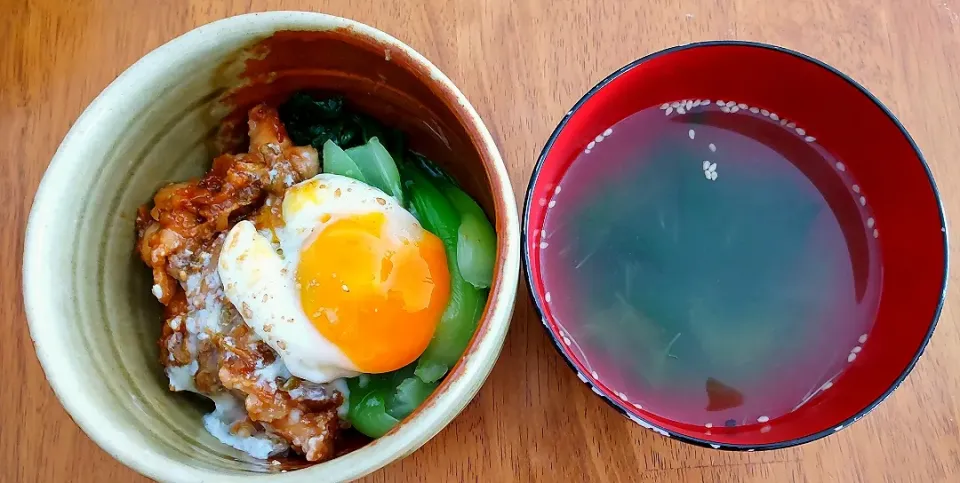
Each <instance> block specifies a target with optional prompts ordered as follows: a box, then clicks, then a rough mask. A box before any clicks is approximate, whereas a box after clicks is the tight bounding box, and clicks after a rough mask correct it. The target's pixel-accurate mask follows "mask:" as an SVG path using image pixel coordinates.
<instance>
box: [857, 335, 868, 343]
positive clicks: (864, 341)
mask: <svg viewBox="0 0 960 483" xmlns="http://www.w3.org/2000/svg"><path fill="white" fill-rule="evenodd" d="M857 340H858V341H860V343H861V344H863V343H866V342H867V334H863V335H861V336H860V338H859V339H857Z"/></svg>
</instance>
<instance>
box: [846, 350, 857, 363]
mask: <svg viewBox="0 0 960 483" xmlns="http://www.w3.org/2000/svg"><path fill="white" fill-rule="evenodd" d="M856 358H857V355H856V354H854V353H853V352H851V353H850V355H848V356H847V362H853V361H854V360H855V359H856Z"/></svg>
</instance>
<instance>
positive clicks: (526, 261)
mask: <svg viewBox="0 0 960 483" xmlns="http://www.w3.org/2000/svg"><path fill="white" fill-rule="evenodd" d="M717 46H739V47H753V48H760V49H768V50H773V51H776V52H779V53H782V54H787V55H791V56H794V57H797V58H799V59H801V60H804V61H806V62H810V63H812V64H814V65H816V66H818V67H820V68H822V69H825V70H826V71H828V72H830V73H832V74H833V75H835V76H837V77H839V78H840V79H842V80H844V81H846V82H847V83H849V84H850V85H852V86H853V87H855V88H856V89H857V90H858V91H859V92H860V93H861V94H862V95H864V96H865V97H866V98H867V99H869V100H870V101H871V102H873V104H875V105H876V106H877V107H878V108H880V110H881V111H882V112H883V114H885V115H886V116H887V118H888V119H889V120H890V122H892V123H893V124H894V125H896V127H897V129H899V130H900V133H901V134H902V135H903V137H904V138H905V139H906V140H907V142H909V143H910V147H911V148H912V149H913V151H914V154H915V155H916V157H917V159H918V160H919V161H920V164H921V165H922V166H923V169H924V171H925V172H926V174H927V179H928V180H929V182H930V190H931V192H932V193H933V196H934V198H935V199H936V202H937V208H938V211H939V215H940V224H941V226H942V227H943V228H944V229H943V231H942V233H943V235H942V236H943V252H944V260H943V264H944V265H943V279H942V281H941V283H940V296H939V299H938V301H937V307H936V310H935V311H934V314H933V319H932V320H931V321H930V327H929V329H928V330H927V333H926V334H925V335H924V337H923V341H922V342H921V344H920V346H919V348H918V349H917V352H916V354H914V355H913V357H912V358H911V360H910V362H909V364H907V366H906V368H904V370H903V372H901V373H900V375H899V376H898V377H897V378H896V380H894V381H893V383H892V384H891V385H890V387H889V388H888V389H887V390H886V391H884V393H883V394H881V395H880V397H878V398H877V399H876V400H874V401H873V402H871V403H870V404H868V405H867V406H865V407H864V408H863V409H861V410H859V411H857V412H856V413H855V414H854V415H853V416H851V417H849V418H847V419H845V420H844V421H842V422H841V423H840V424H838V425H837V426H834V427H830V428H827V429H824V430H821V431H817V432H814V433H812V434H809V435H807V436H803V437H800V438H793V439H790V440H786V441H781V442H777V443H768V444H730V443H721V442H716V441H711V440H706V439H701V438H695V437H692V436H687V435H684V434H680V433H677V432H675V431H670V430H667V429H664V428H662V427H660V426H658V425H657V424H655V423H654V422H652V421H650V420H649V419H646V418H644V417H642V416H639V415H637V414H634V413H632V412H631V411H630V409H628V408H627V407H625V406H624V405H623V404H622V403H620V402H618V401H615V400H614V399H612V398H610V397H609V396H608V395H606V394H604V393H603V391H602V390H601V389H600V388H599V387H597V386H596V385H595V384H594V383H593V382H591V381H590V379H588V378H587V377H585V376H584V375H583V374H581V373H580V371H579V370H578V369H577V367H576V365H575V364H574V363H573V361H571V360H570V358H569V357H568V356H567V355H566V354H565V353H564V351H563V348H562V346H561V341H560V339H559V337H558V336H557V334H556V333H554V332H553V331H552V330H550V328H549V327H548V326H547V323H546V315H545V311H544V309H543V307H544V303H545V302H544V300H542V298H541V296H540V294H539V293H538V292H537V290H536V288H535V284H534V281H533V274H532V273H531V271H530V253H529V250H528V249H527V241H528V233H527V229H528V227H529V224H530V208H531V206H532V203H533V192H534V188H535V187H536V185H537V180H538V178H539V176H540V170H541V169H542V168H543V165H544V163H545V162H546V159H547V156H548V155H549V154H550V149H551V148H552V147H553V144H554V141H556V139H557V136H559V135H560V133H561V132H562V131H563V129H564V128H565V127H566V125H567V122H568V121H569V120H570V118H571V117H572V116H573V115H575V114H576V113H577V111H579V110H580V108H581V107H582V106H583V105H584V104H585V103H586V102H587V101H588V100H590V98H592V97H593V95H594V94H596V93H597V92H598V91H600V90H601V89H603V88H604V87H606V86H607V85H608V84H610V83H611V82H613V81H614V80H615V79H617V78H618V77H620V76H621V75H623V74H624V73H626V72H627V71H629V70H631V69H633V68H634V67H636V66H638V65H640V64H643V63H644V62H647V61H650V60H653V59H655V58H657V57H660V56H663V55H667V54H670V53H674V52H679V51H682V50H688V49H695V48H701V47H717ZM521 223H522V225H521V232H520V250H521V252H522V253H523V265H524V267H525V270H524V271H525V275H526V277H525V279H526V283H527V288H528V289H529V291H530V295H531V297H532V298H533V301H534V306H535V308H536V310H537V314H538V315H539V316H540V320H541V321H544V330H546V332H547V333H548V334H549V335H550V340H551V341H552V342H553V347H554V349H556V351H557V352H558V353H559V354H560V356H561V357H563V360H564V361H565V362H566V363H567V365H568V366H570V368H571V369H573V370H574V372H576V373H577V375H579V376H580V380H581V381H583V382H584V383H586V384H587V385H588V386H589V387H590V388H591V389H592V390H593V392H594V393H595V394H597V395H598V396H600V398H601V399H603V400H604V401H606V402H607V404H609V405H610V406H612V407H613V408H614V409H616V410H617V411H619V412H620V413H621V414H622V415H624V416H626V417H627V418H629V419H630V420H631V421H634V422H635V423H637V424H639V425H641V426H643V427H644V428H647V429H651V430H653V431H655V432H657V433H659V434H661V435H664V436H667V437H669V438H673V439H677V440H680V441H683V442H684V443H690V444H693V445H697V446H703V447H707V448H713V449H722V450H728V451H764V450H773V449H782V448H788V447H791V446H797V445H801V444H804V443H809V442H811V441H815V440H818V439H820V438H823V437H826V436H828V435H831V434H833V433H836V432H838V431H840V430H842V429H844V428H846V427H848V426H850V425H851V424H853V423H855V422H857V421H859V420H860V419H861V418H862V417H864V416H865V415H866V414H867V413H869V412H870V411H872V410H873V409H874V408H876V407H877V406H878V405H879V404H880V403H882V402H883V401H884V400H885V399H886V398H887V397H889V396H890V394H891V393H893V391H894V390H896V389H897V388H898V387H899V386H900V384H901V383H902V382H903V381H904V380H905V379H906V378H907V376H908V375H909V374H910V372H911V371H912V370H913V368H914V367H915V366H916V364H917V361H918V360H919V359H920V356H922V355H923V352H924V350H925V349H926V347H927V344H928V343H929V342H930V338H931V337H932V336H933V332H934V329H936V327H937V322H938V321H939V319H940V312H941V310H942V309H943V303H944V300H945V298H946V295H947V281H948V279H949V273H948V272H949V267H950V250H949V236H948V230H947V220H946V214H945V211H944V208H943V201H942V200H941V198H940V191H939V190H938V189H937V185H936V182H935V181H934V179H933V173H932V172H931V171H930V166H929V165H928V164H927V161H926V159H924V157H923V153H921V152H920V148H919V147H918V146H917V144H916V142H914V140H913V138H912V137H911V136H910V133H908V132H907V130H906V128H904V127H903V124H901V123H900V120H899V119H897V117H896V116H895V115H894V114H893V113H892V112H891V111H890V110H889V109H887V107H886V106H885V105H883V103H882V102H880V100H879V99H877V97H876V96H874V95H873V94H871V93H870V91H868V90H867V89H866V88H864V87H863V86H861V85H860V84H859V83H858V82H857V81H855V80H853V79H852V78H851V77H850V76H848V75H846V74H844V73H843V72H841V71H839V70H838V69H836V68H834V67H833V66H831V65H829V64H827V63H825V62H823V61H821V60H818V59H815V58H813V57H810V56H809V55H806V54H803V53H801V52H797V51H795V50H791V49H788V48H785V47H781V46H778V45H772V44H765V43H762V42H750V41H740V40H720V41H709V42H694V43H689V44H683V45H678V46H675V47H670V48H667V49H663V50H660V51H657V52H654V53H651V54H648V55H646V56H644V57H641V58H639V59H637V60H635V61H633V62H630V63H629V64H627V65H625V66H623V67H621V68H620V69H617V70H616V71H615V72H614V73H612V74H610V75H609V76H607V77H606V78H604V79H603V80H601V81H600V82H599V83H597V84H596V85H594V86H593V87H592V88H591V89H590V90H589V91H587V93H586V94H584V95H583V97H581V98H580V100H578V101H577V103H576V104H574V106H573V107H572V108H571V109H570V110H568V111H567V113H566V114H565V115H564V116H563V118H562V119H561V120H560V123H559V124H558V125H557V127H556V129H554V130H553V133H552V134H551V135H550V138H549V139H548V140H547V143H546V144H545V145H544V147H543V150H542V151H541V152H540V157H539V158H538V159H537V164H536V165H535V166H534V168H533V173H532V174H531V176H530V181H529V184H528V185H527V192H526V196H525V197H524V204H523V217H522V219H521Z"/></svg>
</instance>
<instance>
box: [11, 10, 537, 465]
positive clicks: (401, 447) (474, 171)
mask: <svg viewBox="0 0 960 483" xmlns="http://www.w3.org/2000/svg"><path fill="white" fill-rule="evenodd" d="M300 89H322V90H324V91H329V92H335V93H337V94H340V95H343V96H344V97H345V98H346V99H347V101H348V102H350V103H352V104H353V105H355V106H356V107H358V108H359V109H360V110H362V111H365V112H366V113H367V114H369V115H371V116H373V117H375V118H377V119H379V120H380V121H382V122H384V123H385V124H387V125H392V126H396V127H398V128H399V129H400V130H402V131H404V132H405V134H406V135H407V136H408V138H409V142H410V145H411V147H412V148H414V149H416V150H418V151H420V152H422V153H424V154H425V155H427V156H429V157H431V158H432V159H433V160H435V161H436V162H437V163H438V164H439V165H441V166H442V167H444V168H446V169H447V170H448V171H449V173H451V174H452V175H453V176H454V177H455V178H456V179H457V180H458V182H459V183H460V184H461V186H462V187H463V189H464V190H465V191H467V192H468V193H469V194H471V195H472V196H473V197H474V198H475V199H476V200H477V201H478V202H479V204H480V205H481V206H482V207H483V208H484V209H485V211H486V212H487V215H488V216H489V217H490V218H491V219H492V220H493V221H494V225H495V228H496V232H497V261H496V266H495V268H494V280H493V283H492V286H491V288H490V295H489V298H488V301H487V305H486V307H485V310H484V312H483V315H482V317H481V319H480V321H479V323H478V327H477V329H476V333H475V334H474V336H473V338H472V340H471V342H470V344H469V346H468V348H467V350H466V352H465V354H464V355H463V356H462V357H461V358H460V360H459V362H458V363H457V364H456V366H455V367H453V368H452V369H451V370H450V372H449V374H448V375H447V376H446V377H445V379H444V380H443V382H442V384H441V385H440V387H439V388H438V389H437V390H436V391H435V392H434V393H433V395H432V396H431V397H430V398H429V399H428V400H427V401H426V402H425V403H424V404H423V405H421V406H420V407H419V409H418V410H416V411H415V412H414V413H413V414H411V415H410V416H409V417H407V418H406V419H405V420H403V421H402V422H401V423H400V424H399V425H398V426H397V427H396V428H394V429H393V430H392V431H390V432H389V433H388V434H386V435H385V436H383V437H381V438H378V439H376V440H374V441H373V442H370V443H369V444H366V445H365V446H363V447H360V448H359V449H355V450H354V451H352V452H347V453H346V454H342V455H340V456H338V457H336V458H334V459H332V460H329V461H326V462H323V463H320V464H315V465H309V464H303V463H295V462H285V463H281V464H277V463H272V464H271V463H267V462H265V461H262V460H255V459H252V458H251V457H249V456H247V455H246V454H244V453H242V452H239V451H236V450H234V449H232V448H230V447H227V446H225V445H223V444H221V443H220V442H219V441H218V440H217V439H215V438H214V437H213V436H211V435H210V434H208V433H207V432H206V431H205V430H204V427H203V423H202V421H201V417H202V416H203V414H204V413H205V412H206V411H209V410H210V409H211V407H210V406H209V405H208V404H204V403H205V402H206V401H201V398H196V399H191V398H190V396H189V395H185V394H184V393H173V392H170V391H169V390H168V387H167V380H166V378H165V376H164V374H163V370H162V366H161V365H160V363H159V351H158V347H157V339H158V337H159V335H160V328H161V324H162V322H161V307H160V305H159V304H158V303H157V301H156V300H155V299H154V298H153V296H151V284H152V282H151V280H150V273H149V270H148V269H147V267H145V266H144V265H143V263H142V262H141V261H140V260H138V259H137V258H138V257H136V256H135V255H134V237H135V230H134V219H135V216H136V211H137V207H138V206H139V205H141V204H143V203H146V202H148V201H150V200H151V198H152V196H153V194H154V193H155V192H156V190H157V189H158V188H159V187H161V186H163V185H165V184H167V183H170V182H173V181H182V180H186V179H189V178H191V177H196V176H198V175H200V174H201V173H203V172H204V171H205V170H206V169H207V168H208V167H209V166H210V160H211V159H212V157H213V155H215V154H216V153H217V152H219V150H220V149H222V148H223V147H224V145H229V144H230V143H234V142H237V141H238V140H239V139H238V138H237V137H236V136H235V135H238V134H239V135H241V136H240V137H242V134H243V132H244V130H245V123H244V122H243V120H244V117H245V114H246V111H247V109H248V108H249V107H251V106H253V105H255V104H256V103H259V102H267V103H277V102H280V101H282V100H284V99H285V98H286V97H288V96H289V95H290V94H291V93H293V92H295V91H297V90H300ZM25 245H26V249H25V253H24V263H23V271H24V282H23V291H24V300H25V304H26V311H27V315H28V319H29V325H30V334H31V337H32V338H33V341H34V344H35V348H36V351H37V356H38V357H39V359H40V362H41V364H42V366H43V369H44V372H45V374H46V376H47V379H48V380H49V382H50V384H51V386H52V387H53V389H54V391H55V392H56V394H57V396H58V397H59V399H60V401H61V402H62V404H63V406H64V407H65V408H66V410H67V411H68V412H69V414H70V415H71V416H72V418H73V419H74V421H76V423H77V424H78V425H79V426H80V427H81V428H82V429H83V430H84V431H85V432H86V433H87V435H89V436H90V438H91V439H93V440H94V441H95V442H96V443H97V444H99V445H100V446H101V447H102V448H103V449H104V450H106V451H107V452H108V453H110V454H111V455H113V456H114V457H115V458H117V459H118V460H119V461H120V462H122V463H124V464H126V465H128V466H130V467H131V468H133V469H135V470H137V471H139V472H141V473H142V474H144V475H146V476H148V477H150V478H154V479H157V480H161V481H218V482H223V481H251V480H256V481H345V480H350V479H354V478H357V477H360V476H362V475H365V474H367V473H370V472H372V471H374V470H376V469H378V468H380V467H382V466H384V465H386V464H388V463H390V462H391V461H394V460H396V459H398V458H402V457H404V456H406V455H408V454H410V453H411V452H413V451H414V450H416V449H417V448H419V447H420V446H421V445H423V444H424V443H425V442H426V441H427V440H429V439H430V438H431V437H433V436H434V435H435V434H437V432H439V431H440V430H441V429H442V428H443V427H444V426H446V425H447V424H448V423H449V422H450V421H451V420H452V419H453V418H454V417H455V416H456V415H457V414H458V413H459V412H460V411H461V410H463V408H464V407H465V406H466V405H467V403H469V401H470V400H471V399H472V398H473V396H474V395H475V394H476V393H477V391H478V390H479V388H480V386H481V384H482V383H483V381H484V380H485V379H486V377H487V375H488V374H489V373H490V371H491V369H492V367H493V365H494V362H495V361H496V359H497V357H498V355H499V352H500V349H501V346H502V344H503V341H504V337H505V335H506V333H507V328H508V326H509V321H510V318H511V314H512V311H513V305H514V298H515V293H516V288H517V281H518V277H519V255H520V247H519V224H518V222H517V214H516V205H515V201H514V198H513V194H512V189H511V185H510V182H509V179H508V175H507V171H506V169H505V167H504V164H503V161H502V160H501V158H500V154H499V152H498V150H497V147H496V146H495V145H494V143H493V140H492V138H491V136H490V134H489V132H488V131H487V129H486V127H485V126H484V125H483V122H482V121H481V120H480V118H479V117H478V115H477V113H476V112H475V111H474V109H473V108H472V107H471V106H470V103H469V102H468V101H467V100H466V99H465V98H464V96H463V95H462V94H461V93H460V91H459V90H458V89H457V88H456V87H455V86H454V85H453V83H452V82H451V81H450V80H449V79H448V78H447V77H446V76H445V75H444V74H443V73H441V72H440V71H439V70H438V69H437V68H436V67H435V66H434V65H433V64H431V63H430V62H429V61H427V60H426V59H425V58H423V56H421V55H420V54H418V53H417V52H415V51H414V50H413V49H411V48H410V47H408V46H407V45H405V44H403V43H402V42H400V41H399V40H397V39H395V38H393V37H391V36H389V35H387V34H385V33H383V32H380V31H378V30H376V29H373V28H371V27H368V26H365V25H362V24H359V23H357V22H354V21H350V20H346V19H342V18H338V17H333V16H329V15H323V14H319V13H307V12H270V13H258V14H249V15H242V16H238V17H232V18H228V19H225V20H221V21H217V22H214V23H211V24H208V25H205V26H202V27H199V28H197V29H195V30H192V31H190V32H188V33H186V34H184V35H182V36H180V37H178V38H176V39H174V40H172V41H170V42H168V43H167V44H165V45H163V46H161V47H159V48H157V49H156V50H154V51H153V52H151V53H149V54H147V55H146V56H144V57H143V58H142V59H141V60H139V61H138V62H136V63H135V64H134V65H133V66H131V67H130V68H129V69H127V70H126V71H125V72H123V73H122V74H121V75H120V76H119V77H118V78H117V79H116V80H115V81H114V82H113V83H111V84H110V86H109V87H107V88H106V89H105V90H104V91H103V92H102V93H101V94H100V95H99V96H98V97H97V98H96V99H95V100H94V101H93V102H92V103H91V104H90V105H89V107H87V108H86V110H85V111H84V112H83V114H82V115H81V116H80V117H79V119H77V121H76V123H75V124H74V125H73V127H72V128H71V129H70V132H69V133H68V134H67V135H66V137H65V138H64V140H63V142H62V144H61V145H60V147H59V149H58V150H57V153H56V155H55V156H54V158H53V160H52V161H51V162H50V166H49V168H48V170H47V172H46V174H45V176H44V178H43V181H42V183H41V185H40V188H39V191H38V192H37V195H36V198H35V200H34V204H33V208H32V211H31V214H30V218H29V222H28V228H27V236H26V244H25Z"/></svg>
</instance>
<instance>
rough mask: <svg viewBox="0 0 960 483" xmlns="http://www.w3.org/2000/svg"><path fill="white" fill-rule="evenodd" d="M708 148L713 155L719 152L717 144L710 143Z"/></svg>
mask: <svg viewBox="0 0 960 483" xmlns="http://www.w3.org/2000/svg"><path fill="white" fill-rule="evenodd" d="M707 147H708V148H710V152H713V153H715V152H717V145H716V144H713V143H710V144H709V145H707Z"/></svg>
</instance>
